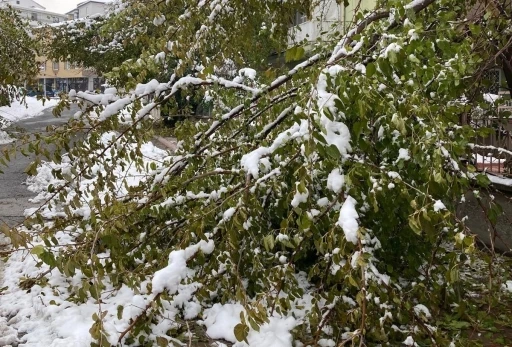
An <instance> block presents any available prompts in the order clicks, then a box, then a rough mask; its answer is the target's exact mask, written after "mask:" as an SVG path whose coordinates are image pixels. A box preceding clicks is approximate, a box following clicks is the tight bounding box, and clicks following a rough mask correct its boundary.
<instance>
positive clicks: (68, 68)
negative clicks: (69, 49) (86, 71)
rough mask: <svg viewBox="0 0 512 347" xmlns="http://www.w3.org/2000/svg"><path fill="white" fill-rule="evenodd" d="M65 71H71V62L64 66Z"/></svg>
mask: <svg viewBox="0 0 512 347" xmlns="http://www.w3.org/2000/svg"><path fill="white" fill-rule="evenodd" d="M64 70H71V63H70V62H69V61H67V62H66V64H65V65H64Z"/></svg>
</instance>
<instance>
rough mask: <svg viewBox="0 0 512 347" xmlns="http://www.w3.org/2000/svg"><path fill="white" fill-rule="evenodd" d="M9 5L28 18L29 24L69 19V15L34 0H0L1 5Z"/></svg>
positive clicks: (35, 24)
mask: <svg viewBox="0 0 512 347" xmlns="http://www.w3.org/2000/svg"><path fill="white" fill-rule="evenodd" d="M7 5H10V6H11V7H12V8H13V9H15V10H16V11H18V12H19V14H20V17H21V18H23V19H26V20H27V22H28V24H29V25H30V26H33V27H35V26H40V25H44V24H53V23H60V22H64V21H66V20H68V16H67V15H65V14H61V13H55V12H50V11H46V8H45V7H44V6H41V5H40V4H38V3H37V2H35V1H33V0H0V6H1V7H5V6H7Z"/></svg>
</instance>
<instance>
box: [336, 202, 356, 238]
mask: <svg viewBox="0 0 512 347" xmlns="http://www.w3.org/2000/svg"><path fill="white" fill-rule="evenodd" d="M356 204H357V201H356V200H355V199H354V198H353V197H351V196H350V195H349V196H347V198H346V199H345V202H344V203H343V206H342V207H341V210H340V216H339V219H338V222H337V223H336V224H337V225H338V226H340V227H341V228H342V229H343V232H344V233H345V239H347V241H348V242H352V243H353V244H357V242H358V240H359V237H358V236H357V230H358V229H359V223H358V222H357V219H358V218H359V215H358V214H357V211H356Z"/></svg>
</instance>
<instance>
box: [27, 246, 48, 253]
mask: <svg viewBox="0 0 512 347" xmlns="http://www.w3.org/2000/svg"><path fill="white" fill-rule="evenodd" d="M44 252H45V249H44V247H43V246H42V245H37V246H35V247H34V248H32V250H31V251H30V253H31V254H34V255H41V254H43V253H44Z"/></svg>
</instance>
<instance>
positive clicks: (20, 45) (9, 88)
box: [0, 7, 38, 106]
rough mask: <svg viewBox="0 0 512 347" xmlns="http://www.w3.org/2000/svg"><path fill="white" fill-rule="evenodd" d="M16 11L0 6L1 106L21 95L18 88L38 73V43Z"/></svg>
mask: <svg viewBox="0 0 512 347" xmlns="http://www.w3.org/2000/svg"><path fill="white" fill-rule="evenodd" d="M26 28H27V27H26V25H25V23H23V22H22V20H21V19H20V18H19V16H18V14H17V12H16V11H14V10H12V9H11V8H9V7H6V8H0V106H4V105H8V104H10V102H11V100H12V98H13V97H16V96H19V93H18V89H17V87H19V86H22V85H24V83H25V82H28V81H31V80H32V79H33V78H34V77H35V76H36V74H37V71H38V66H37V63H36V44H35V41H34V40H33V39H32V38H31V36H30V34H29V33H28V32H27V29H26Z"/></svg>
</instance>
